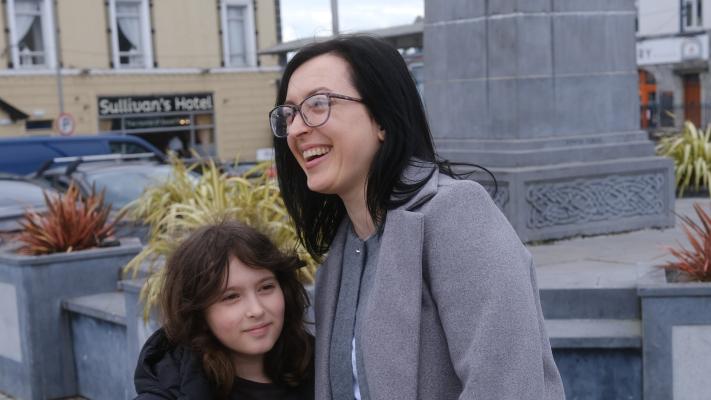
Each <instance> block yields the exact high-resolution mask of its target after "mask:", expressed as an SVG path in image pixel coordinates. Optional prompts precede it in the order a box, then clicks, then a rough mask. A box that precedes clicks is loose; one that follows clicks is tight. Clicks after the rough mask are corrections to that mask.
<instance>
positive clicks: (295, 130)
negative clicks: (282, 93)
mask: <svg viewBox="0 0 711 400" xmlns="http://www.w3.org/2000/svg"><path fill="white" fill-rule="evenodd" d="M309 129H310V127H309V126H308V125H306V122H304V118H303V117H302V116H301V112H297V113H296V115H294V119H293V120H292V121H291V123H290V124H289V125H288V126H287V127H286V135H287V136H298V135H299V134H302V133H305V132H307V131H308V130H309Z"/></svg>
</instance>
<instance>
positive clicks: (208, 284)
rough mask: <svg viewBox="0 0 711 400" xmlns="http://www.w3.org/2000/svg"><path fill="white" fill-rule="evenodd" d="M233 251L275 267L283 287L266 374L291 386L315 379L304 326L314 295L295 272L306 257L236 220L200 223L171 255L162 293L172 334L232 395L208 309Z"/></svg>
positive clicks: (229, 370) (227, 361)
mask: <svg viewBox="0 0 711 400" xmlns="http://www.w3.org/2000/svg"><path fill="white" fill-rule="evenodd" d="M231 257H235V258H237V259H238V260H239V261H241V262H242V263H244V264H245V265H247V266H250V267H253V268H264V269H267V270H269V271H271V272H272V273H274V275H275V276H276V279H277V281H278V282H279V286H280V287H281V290H282V291H283V293H284V305H285V308H284V326H283V328H282V331H281V334H280V335H279V338H278V339H277V341H276V343H275V344H274V347H273V348H272V349H271V350H270V351H269V352H268V353H267V354H266V355H265V359H264V362H265V373H266V375H267V376H268V377H269V378H270V379H271V380H272V381H273V382H274V383H277V384H281V385H287V386H296V385H299V384H300V383H301V382H303V381H304V380H306V379H310V376H311V374H312V373H313V372H312V369H313V363H312V360H313V342H312V338H311V336H310V335H309V333H308V332H307V331H306V330H305V327H304V313H305V310H306V308H307V307H308V305H309V299H308V296H307V294H306V290H305V289H304V287H303V285H302V284H301V283H300V282H299V281H298V280H297V278H296V270H297V269H298V268H300V267H302V266H303V265H304V263H303V262H302V261H301V260H300V259H299V258H298V257H297V256H296V255H291V254H284V253H282V252H281V251H279V249H277V247H276V246H275V245H274V244H273V243H272V241H271V240H269V238H268V237H267V236H265V235H264V234H262V233H259V232H258V231H256V230H255V229H253V228H250V227H248V226H246V225H244V224H241V223H239V222H236V221H225V222H222V223H219V224H215V225H209V226H205V227H203V228H200V229H198V230H197V231H195V232H193V233H192V234H191V235H190V236H189V237H188V238H187V239H186V240H185V241H183V242H182V243H181V244H180V245H179V246H178V248H177V249H176V250H175V251H174V252H173V254H172V255H171V256H170V257H169V259H168V262H167V264H166V267H165V283H164V286H163V290H162V291H161V294H160V306H161V311H162V318H163V328H164V329H165V332H166V335H167V337H168V339H169V340H170V342H171V343H172V344H174V345H180V346H186V347H188V348H189V349H190V350H192V351H193V352H194V353H196V354H198V355H199V357H200V359H201V360H202V366H203V370H204V371H205V374H206V376H207V378H208V379H209V380H210V381H211V382H213V384H214V385H215V387H216V389H217V390H216V392H217V393H218V394H219V396H220V397H221V398H226V397H227V396H228V394H229V392H230V391H231V390H232V384H233V382H234V377H235V369H234V366H233V364H232V358H231V357H230V350H229V349H228V348H226V347H225V346H224V345H223V344H222V343H221V342H220V341H219V340H218V339H217V338H216V337H215V335H213V334H212V332H211V331H210V328H209V327H208V325H207V321H206V319H205V311H206V309H207V308H208V307H209V306H210V305H212V304H214V303H215V302H216V301H217V300H218V299H219V296H220V294H221V293H222V292H223V290H224V288H225V286H226V284H227V278H228V273H229V262H230V258H231Z"/></svg>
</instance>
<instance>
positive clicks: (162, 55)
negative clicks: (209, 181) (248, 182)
mask: <svg viewBox="0 0 711 400" xmlns="http://www.w3.org/2000/svg"><path fill="white" fill-rule="evenodd" d="M279 24H280V21H279V1H278V0H106V1H96V0H62V1H54V0H4V1H3V2H2V4H0V137H4V136H20V135H48V134H59V132H61V133H62V134H65V135H69V134H74V135H84V134H102V133H112V134H130V135H136V136H140V137H142V138H144V139H146V140H148V141H149V142H152V143H154V144H155V145H157V146H158V147H159V148H162V149H166V150H167V149H171V150H175V151H178V152H179V153H180V152H183V153H185V154H187V153H188V152H189V149H190V148H193V149H195V150H197V151H198V152H199V153H202V154H205V155H216V156H219V157H220V158H223V159H231V158H234V157H236V156H239V158H240V160H243V161H252V160H255V159H256V158H257V150H259V149H262V148H268V147H271V136H270V131H269V126H268V122H267V111H268V110H269V109H270V108H271V106H272V105H273V102H274V96H275V93H276V83H277V80H278V78H279V71H280V68H279V66H278V59H277V57H275V56H270V55H258V51H259V49H261V48H267V47H270V46H274V45H275V44H276V43H277V42H278V41H279V36H280V34H279V31H280V28H279ZM62 113H65V114H68V115H64V116H63V118H60V119H58V117H59V116H60V114H62ZM58 122H59V124H58Z"/></svg>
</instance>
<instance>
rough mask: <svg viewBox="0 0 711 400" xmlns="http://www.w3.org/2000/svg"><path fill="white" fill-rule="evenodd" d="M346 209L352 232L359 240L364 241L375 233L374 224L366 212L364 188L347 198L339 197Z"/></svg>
mask: <svg viewBox="0 0 711 400" xmlns="http://www.w3.org/2000/svg"><path fill="white" fill-rule="evenodd" d="M341 200H342V201H343V204H344V205H345V207H346V213H347V214H348V218H350V220H351V224H352V225H353V230H354V231H355V233H356V235H358V237H359V238H360V239H361V240H365V239H367V238H368V237H370V236H371V235H372V234H373V233H375V223H374V222H373V218H372V217H371V216H370V213H369V212H368V205H367V203H366V200H365V188H363V190H362V191H358V192H357V193H353V194H351V195H349V196H341Z"/></svg>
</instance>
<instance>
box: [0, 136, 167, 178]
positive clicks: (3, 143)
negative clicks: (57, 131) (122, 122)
mask: <svg viewBox="0 0 711 400" xmlns="http://www.w3.org/2000/svg"><path fill="white" fill-rule="evenodd" d="M136 153H153V154H155V155H156V157H158V158H160V159H162V160H164V159H165V154H164V153H163V152H162V151H160V150H158V149H157V148H156V147H155V146H153V145H152V144H150V143H148V142H147V141H145V140H143V139H141V138H139V137H136V136H128V135H127V136H123V135H90V136H72V137H63V136H40V137H13V138H2V139H0V172H7V173H13V174H20V175H24V174H29V173H32V172H35V171H37V170H38V169H40V168H41V167H42V166H43V165H44V164H45V163H47V162H48V160H52V159H54V158H57V157H72V156H86V155H98V154H136Z"/></svg>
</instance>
